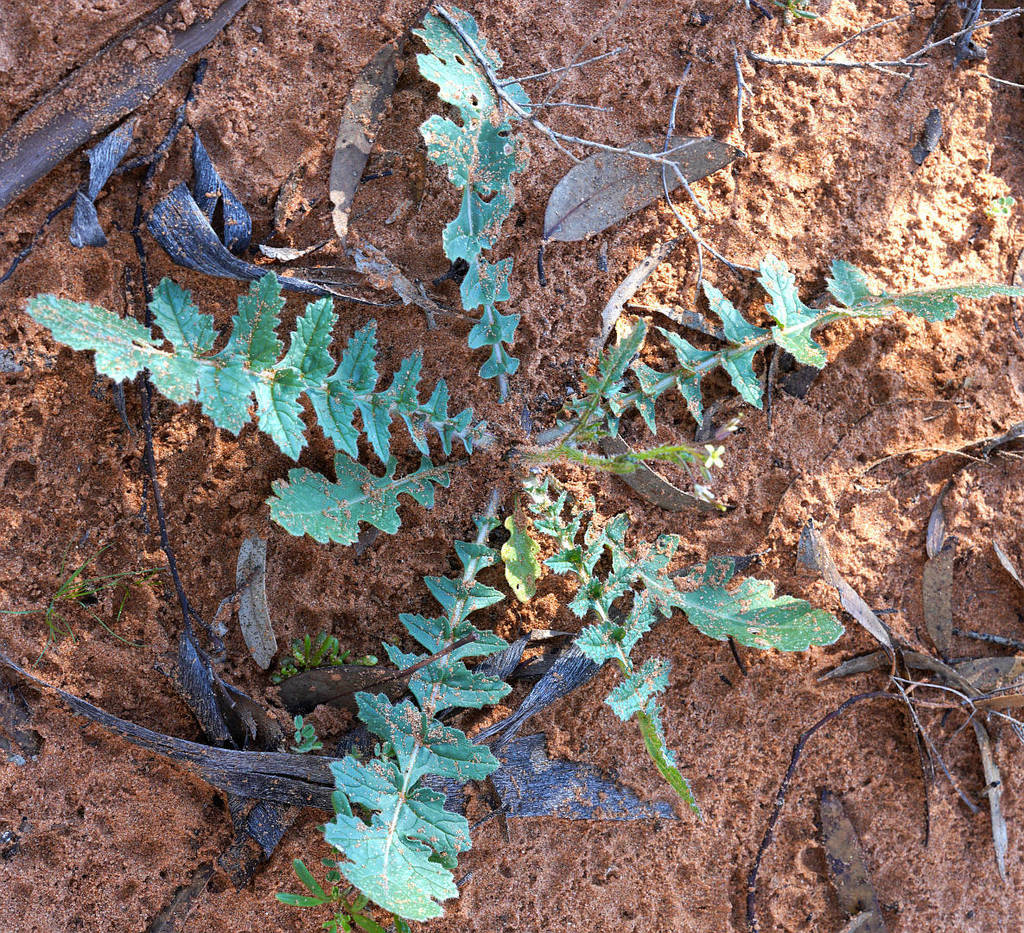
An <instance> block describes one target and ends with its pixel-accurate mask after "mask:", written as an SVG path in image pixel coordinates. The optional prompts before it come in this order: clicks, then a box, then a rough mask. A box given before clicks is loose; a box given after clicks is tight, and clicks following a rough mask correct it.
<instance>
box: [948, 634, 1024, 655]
mask: <svg viewBox="0 0 1024 933" xmlns="http://www.w3.org/2000/svg"><path fill="white" fill-rule="evenodd" d="M953 634H954V635H962V636H963V637H964V638H974V639H976V640H977V641H987V642H989V643H990V644H993V645H1000V646H1002V647H1003V648H1013V649H1014V650H1015V651H1024V641H1018V640H1017V639H1016V638H1007V637H1006V636H1005V635H990V634H989V633H988V632H975V631H973V630H972V629H964V628H955V629H953Z"/></svg>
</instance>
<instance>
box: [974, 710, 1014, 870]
mask: <svg viewBox="0 0 1024 933" xmlns="http://www.w3.org/2000/svg"><path fill="white" fill-rule="evenodd" d="M971 725H972V726H974V735H975V738H977V740H978V750H979V751H980V752H981V767H982V771H983V772H984V774H985V792H986V793H987V794H988V808H989V815H990V816H991V818H992V845H993V846H994V847H995V850H996V868H998V869H999V877H1000V878H1002V879H1003V883H1004V884H1005V883H1006V850H1007V847H1008V837H1007V832H1006V817H1004V816H1003V779H1002V777H1001V776H1000V774H999V765H997V764H996V759H995V756H994V755H993V754H992V740H991V739H990V738H989V735H988V731H987V730H986V729H985V727H984V726H983V725H982V724H981V723H980V722H978V720H977V718H975V719H972V720H971Z"/></svg>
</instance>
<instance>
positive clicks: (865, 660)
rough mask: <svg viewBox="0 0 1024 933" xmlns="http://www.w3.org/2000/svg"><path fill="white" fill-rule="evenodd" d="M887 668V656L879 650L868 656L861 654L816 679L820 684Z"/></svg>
mask: <svg viewBox="0 0 1024 933" xmlns="http://www.w3.org/2000/svg"><path fill="white" fill-rule="evenodd" d="M885 667H889V657H888V655H887V654H886V653H885V652H884V651H882V650H881V649H879V650H878V651H872V652H871V653H870V654H861V655H858V656H857V657H855V658H849V659H847V660H846V661H843V663H842V664H838V665H837V666H836V667H834V668H832V670H830V671H827V672H826V673H824V674H822V675H821V676H820V677H819V678H818V682H819V683H820V682H821V681H823V680H839V678H841V677H852V676H853V675H854V674H866V673H867V672H868V671H880V670H882V668H885Z"/></svg>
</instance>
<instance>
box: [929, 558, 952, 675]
mask: <svg viewBox="0 0 1024 933" xmlns="http://www.w3.org/2000/svg"><path fill="white" fill-rule="evenodd" d="M954 555H955V545H954V539H952V538H951V539H950V540H949V541H948V542H947V543H946V545H945V547H943V548H942V550H940V551H939V552H938V553H937V554H936V555H935V556H934V557H929V558H928V560H927V562H926V563H925V565H924V573H923V574H922V578H921V595H922V600H923V603H924V624H925V626H926V627H927V629H928V634H929V635H930V636H931V639H932V641H933V642H934V643H935V647H936V648H938V649H939V653H940V654H941V655H942V656H943V657H946V656H947V655H948V654H949V649H950V646H951V645H952V642H953V558H954Z"/></svg>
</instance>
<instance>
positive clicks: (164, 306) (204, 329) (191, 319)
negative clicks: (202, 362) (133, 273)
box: [149, 278, 217, 356]
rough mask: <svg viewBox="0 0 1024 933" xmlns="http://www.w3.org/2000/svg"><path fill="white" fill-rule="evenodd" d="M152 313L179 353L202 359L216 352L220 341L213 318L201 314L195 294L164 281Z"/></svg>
mask: <svg viewBox="0 0 1024 933" xmlns="http://www.w3.org/2000/svg"><path fill="white" fill-rule="evenodd" d="M149 309H150V311H152V312H153V320H154V321H155V322H156V325H157V327H159V328H160V330H162V331H163V334H164V337H166V338H167V339H168V340H169V341H170V342H171V344H172V345H173V346H174V348H175V350H176V351H178V352H179V353H185V354H188V355H190V356H202V355H203V354H204V353H208V352H209V351H210V350H211V349H212V348H213V341H214V340H216V338H217V331H216V330H214V328H213V317H212V316H211V315H209V314H200V313H199V309H198V308H197V307H196V306H195V305H194V304H193V303H192V294H191V293H190V292H187V291H186V290H185V289H183V288H182V287H181V286H179V285H176V284H175V283H174V282H172V281H171V280H170V279H167V278H165V279H161V280H160V284H159V285H157V287H156V288H155V289H153V300H152V301H151V302H150V303H149Z"/></svg>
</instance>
